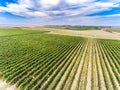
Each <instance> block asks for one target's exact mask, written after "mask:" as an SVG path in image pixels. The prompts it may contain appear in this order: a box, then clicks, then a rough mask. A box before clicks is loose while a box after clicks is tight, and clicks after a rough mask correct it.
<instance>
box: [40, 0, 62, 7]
mask: <svg viewBox="0 0 120 90" xmlns="http://www.w3.org/2000/svg"><path fill="white" fill-rule="evenodd" d="M59 3H60V0H40V5H41V6H42V7H43V8H51V7H53V6H56V5H58V4H59Z"/></svg>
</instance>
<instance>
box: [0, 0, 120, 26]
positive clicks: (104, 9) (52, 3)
mask: <svg viewBox="0 0 120 90" xmlns="http://www.w3.org/2000/svg"><path fill="white" fill-rule="evenodd" d="M0 25H98V26H120V0H0Z"/></svg>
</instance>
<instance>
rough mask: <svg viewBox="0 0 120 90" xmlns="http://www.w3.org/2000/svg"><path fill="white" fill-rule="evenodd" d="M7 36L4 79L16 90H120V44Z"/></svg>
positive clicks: (0, 63)
mask: <svg viewBox="0 0 120 90" xmlns="http://www.w3.org/2000/svg"><path fill="white" fill-rule="evenodd" d="M1 32H3V33H5V32H4V31H3V30H2V31H1ZM3 33H2V34H1V33H0V78H1V79H2V80H4V81H6V82H7V83H8V84H10V85H15V86H16V90H120V40H110V39H95V38H83V37H77V36H66V35H54V34H46V33H43V32H39V33H38V32H37V33H36V31H34V32H33V31H30V32H29V31H21V32H17V31H16V33H12V34H11V33H10V34H4V35H3ZM19 33H20V34H19Z"/></svg>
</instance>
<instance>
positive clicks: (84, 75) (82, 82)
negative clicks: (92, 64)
mask: <svg viewBox="0 0 120 90" xmlns="http://www.w3.org/2000/svg"><path fill="white" fill-rule="evenodd" d="M90 48H91V41H89V47H88V50H87V52H86V53H87V55H86V58H85V64H84V67H83V70H82V75H81V80H80V85H79V90H84V89H85V80H86V75H87V68H88V67H87V66H88V64H89V56H88V55H89V53H90Z"/></svg>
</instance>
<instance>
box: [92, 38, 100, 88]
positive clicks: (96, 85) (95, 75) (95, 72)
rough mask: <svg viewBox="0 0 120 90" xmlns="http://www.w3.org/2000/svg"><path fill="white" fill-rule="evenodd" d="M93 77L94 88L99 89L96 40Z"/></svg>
mask: <svg viewBox="0 0 120 90" xmlns="http://www.w3.org/2000/svg"><path fill="white" fill-rule="evenodd" d="M92 56H93V77H94V83H93V87H94V88H93V90H99V88H98V75H97V73H98V71H97V66H96V52H95V40H93V55H92Z"/></svg>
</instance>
